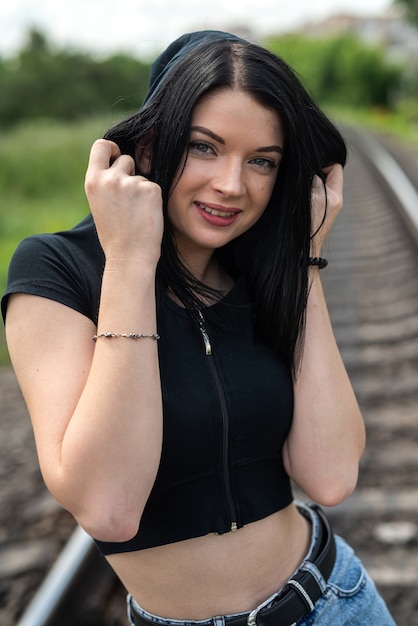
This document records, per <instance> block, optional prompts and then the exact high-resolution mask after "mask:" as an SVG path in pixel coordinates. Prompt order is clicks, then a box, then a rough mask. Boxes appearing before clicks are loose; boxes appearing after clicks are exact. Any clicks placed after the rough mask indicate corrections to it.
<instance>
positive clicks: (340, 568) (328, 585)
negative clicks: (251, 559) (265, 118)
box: [128, 505, 396, 626]
mask: <svg viewBox="0 0 418 626" xmlns="http://www.w3.org/2000/svg"><path fill="white" fill-rule="evenodd" d="M300 508H305V507H304V505H301V507H300ZM312 522H313V524H312V544H313V543H314V540H315V533H316V529H317V520H315V518H313V520H312ZM335 542H336V547H337V556H336V560H335V564H334V568H333V570H332V572H331V576H330V577H329V579H328V581H325V580H323V579H322V581H320V582H322V585H321V587H322V588H323V590H324V592H323V595H322V596H321V597H320V598H319V600H318V601H317V602H316V604H315V607H314V609H313V611H312V612H311V613H309V614H308V615H306V616H305V617H303V618H302V619H301V620H299V621H298V622H297V623H296V622H295V623H294V624H292V625H289V626H311V625H315V626H396V624H395V622H394V620H393V618H392V617H391V615H390V613H389V611H388V609H387V607H386V605H385V603H384V601H383V599H382V598H381V596H380V595H379V593H378V592H377V590H376V586H375V584H374V582H373V581H372V580H371V578H370V577H369V575H368V574H367V572H366V570H365V569H364V567H363V564H362V563H361V561H360V560H359V559H358V557H357V556H356V555H355V554H354V551H353V549H352V548H351V547H350V546H349V545H348V544H347V543H346V542H345V541H344V540H343V539H341V537H338V536H336V537H335ZM312 544H311V549H312ZM311 549H310V551H311ZM310 551H309V552H310ZM308 554H309V553H308ZM318 573H319V572H318ZM129 603H132V604H133V606H134V607H135V609H136V611H137V612H138V613H139V614H141V615H143V617H144V618H147V619H148V620H150V621H151V622H153V623H154V624H155V625H156V626H157V625H159V626H228V621H229V620H230V619H231V618H233V617H237V615H242V614H241V613H240V614H235V615H224V616H217V617H216V618H213V619H207V620H199V621H196V620H184V621H183V620H174V619H173V620H171V619H165V618H162V617H158V616H157V615H153V614H151V613H148V612H147V611H145V610H144V609H142V608H141V607H140V606H139V605H138V604H137V603H136V602H135V600H134V599H133V598H131V596H129V595H128V616H129ZM131 623H132V622H131Z"/></svg>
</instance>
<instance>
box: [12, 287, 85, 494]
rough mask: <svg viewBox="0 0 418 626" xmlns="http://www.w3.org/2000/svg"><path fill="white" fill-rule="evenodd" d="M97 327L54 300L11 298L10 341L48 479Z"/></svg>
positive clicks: (83, 383) (79, 393)
mask: <svg viewBox="0 0 418 626" xmlns="http://www.w3.org/2000/svg"><path fill="white" fill-rule="evenodd" d="M94 331H95V326H94V324H93V322H92V321H91V320H89V319H88V318H87V317H85V316H83V315H81V314H80V313H78V312H77V311H75V310H73V309H71V308H69V307H67V306H64V305H63V304H60V303H58V302H55V301H53V300H49V299H47V298H43V297H39V296H32V295H26V294H21V293H19V294H13V295H11V296H10V298H9V302H8V308H7V317H6V338H7V344H8V348H9V353H10V358H11V361H12V365H13V368H14V370H15V373H16V376H17V379H18V382H19V385H20V388H21V390H22V393H23V396H24V399H25V402H26V404H27V407H28V410H29V413H30V417H31V420H32V424H33V429H34V434H35V440H36V445H37V450H38V456H39V461H40V465H41V469H42V472H43V474H44V478H45V480H46V482H48V476H51V475H53V473H54V472H56V470H57V463H58V460H59V454H60V443H61V441H62V439H63V436H64V433H65V430H66V428H67V425H68V422H69V421H70V419H71V416H72V414H73V412H74V409H75V407H76V405H77V402H78V400H79V397H80V395H81V393H82V390H83V387H84V385H85V382H86V379H87V376H88V373H89V370H90V366H91V361H92V358H93V351H94V344H93V342H92V341H91V337H92V335H93V334H94Z"/></svg>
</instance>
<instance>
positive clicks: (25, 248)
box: [2, 216, 104, 319]
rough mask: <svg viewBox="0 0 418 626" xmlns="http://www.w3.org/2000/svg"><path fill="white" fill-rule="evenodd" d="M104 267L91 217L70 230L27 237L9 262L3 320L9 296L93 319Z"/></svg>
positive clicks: (101, 251)
mask: <svg viewBox="0 0 418 626" xmlns="http://www.w3.org/2000/svg"><path fill="white" fill-rule="evenodd" d="M103 266H104V254H103V250H102V248H101V246H100V243H99V240H98V238H97V233H96V229H95V226H94V222H93V219H92V217H91V216H88V217H86V218H85V219H84V220H83V221H82V222H80V223H79V224H77V225H76V226H75V227H74V228H72V229H71V230H67V231H61V232H57V233H44V234H39V235H32V236H30V237H27V238H26V239H24V240H23V241H22V242H21V243H20V244H19V246H18V247H17V249H16V251H15V253H14V255H13V257H12V259H11V262H10V266H9V274H8V282H7V289H6V293H5V294H4V297H3V300H2V313H3V317H5V314H6V307H7V298H8V296H9V295H10V294H12V293H26V294H31V295H38V296H44V297H47V298H51V299H53V300H56V301H58V302H61V303H62V304H66V305H67V306H70V307H72V308H74V309H76V310H78V311H79V312H81V313H83V314H84V315H87V316H88V317H90V318H91V319H94V316H95V315H96V312H97V302H96V301H97V300H98V297H99V293H100V284H101V276H102V273H103Z"/></svg>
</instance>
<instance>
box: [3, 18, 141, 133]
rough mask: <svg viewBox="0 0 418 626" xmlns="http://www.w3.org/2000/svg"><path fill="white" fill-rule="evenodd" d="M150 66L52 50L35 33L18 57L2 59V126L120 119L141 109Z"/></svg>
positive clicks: (124, 57)
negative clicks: (26, 121)
mask: <svg viewBox="0 0 418 626" xmlns="http://www.w3.org/2000/svg"><path fill="white" fill-rule="evenodd" d="M148 74H149V64H147V63H144V62H142V61H140V60H138V59H134V58H132V57H130V56H127V55H122V54H119V55H114V56H111V57H109V58H107V59H104V60H103V59H102V60H99V59H95V58H93V57H91V56H89V55H88V54H84V53H80V52H73V51H68V50H54V49H53V48H51V46H50V44H49V43H48V41H47V40H46V38H45V37H44V36H43V35H42V34H41V33H39V32H38V31H36V30H32V31H30V32H29V34H28V41H27V43H26V44H25V46H24V47H23V49H22V50H21V51H20V52H19V54H17V56H15V57H14V58H9V59H2V60H0V93H1V98H0V127H3V128H5V127H10V126H11V125H14V124H16V123H18V122H20V121H21V120H22V119H48V118H55V119H61V120H76V119H80V118H82V117H87V116H91V115H94V114H97V113H101V112H106V113H108V114H110V113H112V114H113V115H116V116H118V117H120V116H121V115H122V114H123V113H124V112H126V111H128V110H133V109H136V108H138V106H139V104H140V103H141V102H142V100H143V98H144V95H145V93H146V89H147V84H148Z"/></svg>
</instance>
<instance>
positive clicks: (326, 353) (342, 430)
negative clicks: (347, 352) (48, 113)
mask: <svg viewBox="0 0 418 626" xmlns="http://www.w3.org/2000/svg"><path fill="white" fill-rule="evenodd" d="M310 272H311V274H312V285H311V289H310V293H309V297H308V305H307V312H306V333H305V338H304V344H303V353H302V360H301V364H300V369H299V370H298V372H297V377H296V380H295V384H294V392H295V406H294V417H293V425H292V428H291V431H290V434H289V437H288V440H287V442H286V444H285V449H284V458H285V462H286V465H287V468H288V471H289V473H290V475H291V476H292V478H293V479H294V480H295V481H296V482H297V483H298V484H299V485H300V487H301V488H302V489H304V491H305V492H306V493H307V494H308V495H309V496H310V497H312V498H313V499H315V500H317V501H322V503H323V504H333V503H336V502H337V501H339V500H341V499H343V498H344V497H346V496H347V495H349V493H350V492H351V491H352V489H353V488H354V486H355V483H356V480H357V472H358V463H359V459H360V457H361V454H362V452H363V449H364V440H365V436H364V425H363V420H362V417H361V414H360V411H359V408H358V404H357V401H356V398H355V395H354V392H353V389H352V386H351V383H350V381H349V378H348V375H347V372H346V370H345V367H344V364H343V361H342V359H341V355H340V352H339V349H338V346H337V344H336V341H335V338H334V334H333V330H332V326H331V322H330V319H329V315H328V310H327V306H326V302H325V298H324V294H323V290H322V285H321V281H320V277H319V270H318V269H316V268H312V269H311V270H310Z"/></svg>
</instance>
